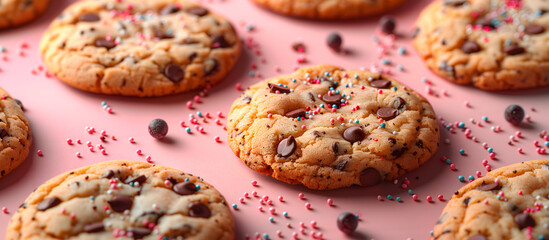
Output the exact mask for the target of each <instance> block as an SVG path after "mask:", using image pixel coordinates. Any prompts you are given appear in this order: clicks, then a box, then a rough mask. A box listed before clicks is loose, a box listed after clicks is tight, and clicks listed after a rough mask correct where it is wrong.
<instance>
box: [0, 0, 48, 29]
mask: <svg viewBox="0 0 549 240" xmlns="http://www.w3.org/2000/svg"><path fill="white" fill-rule="evenodd" d="M49 2H50V1H49V0H2V1H0V29H2V28H8V27H15V26H19V25H21V24H24V23H27V22H30V21H32V20H34V19H35V18H37V17H38V16H40V14H42V13H43V12H44V11H45V10H46V8H47V6H48V3H49Z"/></svg>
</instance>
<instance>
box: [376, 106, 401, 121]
mask: <svg viewBox="0 0 549 240" xmlns="http://www.w3.org/2000/svg"><path fill="white" fill-rule="evenodd" d="M397 115H398V110H396V109H394V108H392V107H384V108H380V109H378V110H377V116H379V117H380V118H382V119H383V120H385V121H389V120H391V119H393V118H395V117H396V116H397Z"/></svg>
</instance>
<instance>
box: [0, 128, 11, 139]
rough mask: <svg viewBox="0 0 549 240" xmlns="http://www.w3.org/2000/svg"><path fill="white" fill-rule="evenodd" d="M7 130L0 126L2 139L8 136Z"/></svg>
mask: <svg viewBox="0 0 549 240" xmlns="http://www.w3.org/2000/svg"><path fill="white" fill-rule="evenodd" d="M8 135H9V134H8V132H7V131H6V130H4V129H3V128H0V139H3V138H5V137H6V136H8Z"/></svg>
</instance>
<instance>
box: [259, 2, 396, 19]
mask: <svg viewBox="0 0 549 240" xmlns="http://www.w3.org/2000/svg"><path fill="white" fill-rule="evenodd" d="M253 1H254V2H256V3H257V4H259V5H261V6H263V7H266V8H268V9H271V10H272V11H275V12H277V13H281V14H285V15H290V16H295V17H303V18H312V19H352V18H361V17H367V16H372V15H376V14H381V13H384V12H387V11H389V10H391V9H393V8H396V7H397V6H399V5H400V4H401V3H403V2H404V1H406V0H383V1H371V0H253Z"/></svg>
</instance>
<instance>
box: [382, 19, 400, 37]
mask: <svg viewBox="0 0 549 240" xmlns="http://www.w3.org/2000/svg"><path fill="white" fill-rule="evenodd" d="M379 28H381V31H382V32H383V33H385V34H393V33H394V32H395V28H396V22H395V19H394V18H392V17H390V16H384V17H382V18H381V19H380V20H379Z"/></svg>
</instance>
